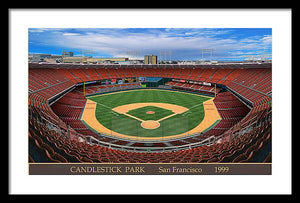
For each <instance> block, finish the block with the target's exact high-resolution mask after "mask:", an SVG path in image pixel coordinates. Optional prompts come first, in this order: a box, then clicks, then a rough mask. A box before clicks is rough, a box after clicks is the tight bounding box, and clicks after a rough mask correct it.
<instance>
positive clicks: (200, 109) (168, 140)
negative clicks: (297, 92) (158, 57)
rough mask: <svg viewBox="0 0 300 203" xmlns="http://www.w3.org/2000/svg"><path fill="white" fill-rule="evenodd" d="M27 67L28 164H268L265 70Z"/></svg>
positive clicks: (268, 70)
mask: <svg viewBox="0 0 300 203" xmlns="http://www.w3.org/2000/svg"><path fill="white" fill-rule="evenodd" d="M28 66H29V78H28V102H29V106H28V111H29V131H28V136H29V162H30V163H252V162H255V163H271V155H272V154H271V124H272V64H271V63H268V62H265V63H218V64H195V65H180V64H128V65H123V64H74V63H73V64H68V63H28Z"/></svg>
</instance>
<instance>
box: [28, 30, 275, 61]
mask: <svg viewBox="0 0 300 203" xmlns="http://www.w3.org/2000/svg"><path fill="white" fill-rule="evenodd" d="M28 39H29V42H28V48H29V54H36V53H43V54H52V55H61V54H62V51H63V50H65V51H71V52H74V56H83V53H82V51H83V50H85V51H90V52H92V53H87V55H91V56H93V57H95V58H98V57H100V58H104V57H108V58H110V57H126V58H129V59H140V60H142V59H143V58H144V55H150V54H153V55H157V56H158V60H218V61H241V60H245V59H246V58H251V57H255V56H256V57H261V56H262V55H264V56H265V57H266V58H267V59H272V29H271V28H66V29H65V28H29V29H28Z"/></svg>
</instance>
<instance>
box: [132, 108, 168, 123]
mask: <svg viewBox="0 0 300 203" xmlns="http://www.w3.org/2000/svg"><path fill="white" fill-rule="evenodd" d="M148 111H153V112H155V113H154V114H147V112H148ZM127 114H130V115H132V116H135V117H137V118H140V119H142V120H145V121H146V120H154V121H156V120H159V119H161V118H164V117H166V116H169V115H171V114H173V111H170V110H168V109H163V108H159V107H156V106H145V107H141V108H138V109H133V110H130V111H128V112H127Z"/></svg>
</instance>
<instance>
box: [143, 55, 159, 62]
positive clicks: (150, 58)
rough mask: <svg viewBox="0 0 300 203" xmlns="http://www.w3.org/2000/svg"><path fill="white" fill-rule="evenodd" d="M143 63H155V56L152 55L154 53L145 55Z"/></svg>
mask: <svg viewBox="0 0 300 203" xmlns="http://www.w3.org/2000/svg"><path fill="white" fill-rule="evenodd" d="M144 63H145V64H157V56H154V55H149V56H145V60H144Z"/></svg>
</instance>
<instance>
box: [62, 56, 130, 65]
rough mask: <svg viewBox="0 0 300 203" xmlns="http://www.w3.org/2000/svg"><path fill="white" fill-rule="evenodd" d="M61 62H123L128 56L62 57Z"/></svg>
mask: <svg viewBox="0 0 300 203" xmlns="http://www.w3.org/2000/svg"><path fill="white" fill-rule="evenodd" d="M62 60H63V63H83V64H101V63H105V64H109V63H119V62H121V63H124V62H127V61H128V58H92V57H86V56H73V57H63V59H62Z"/></svg>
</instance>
